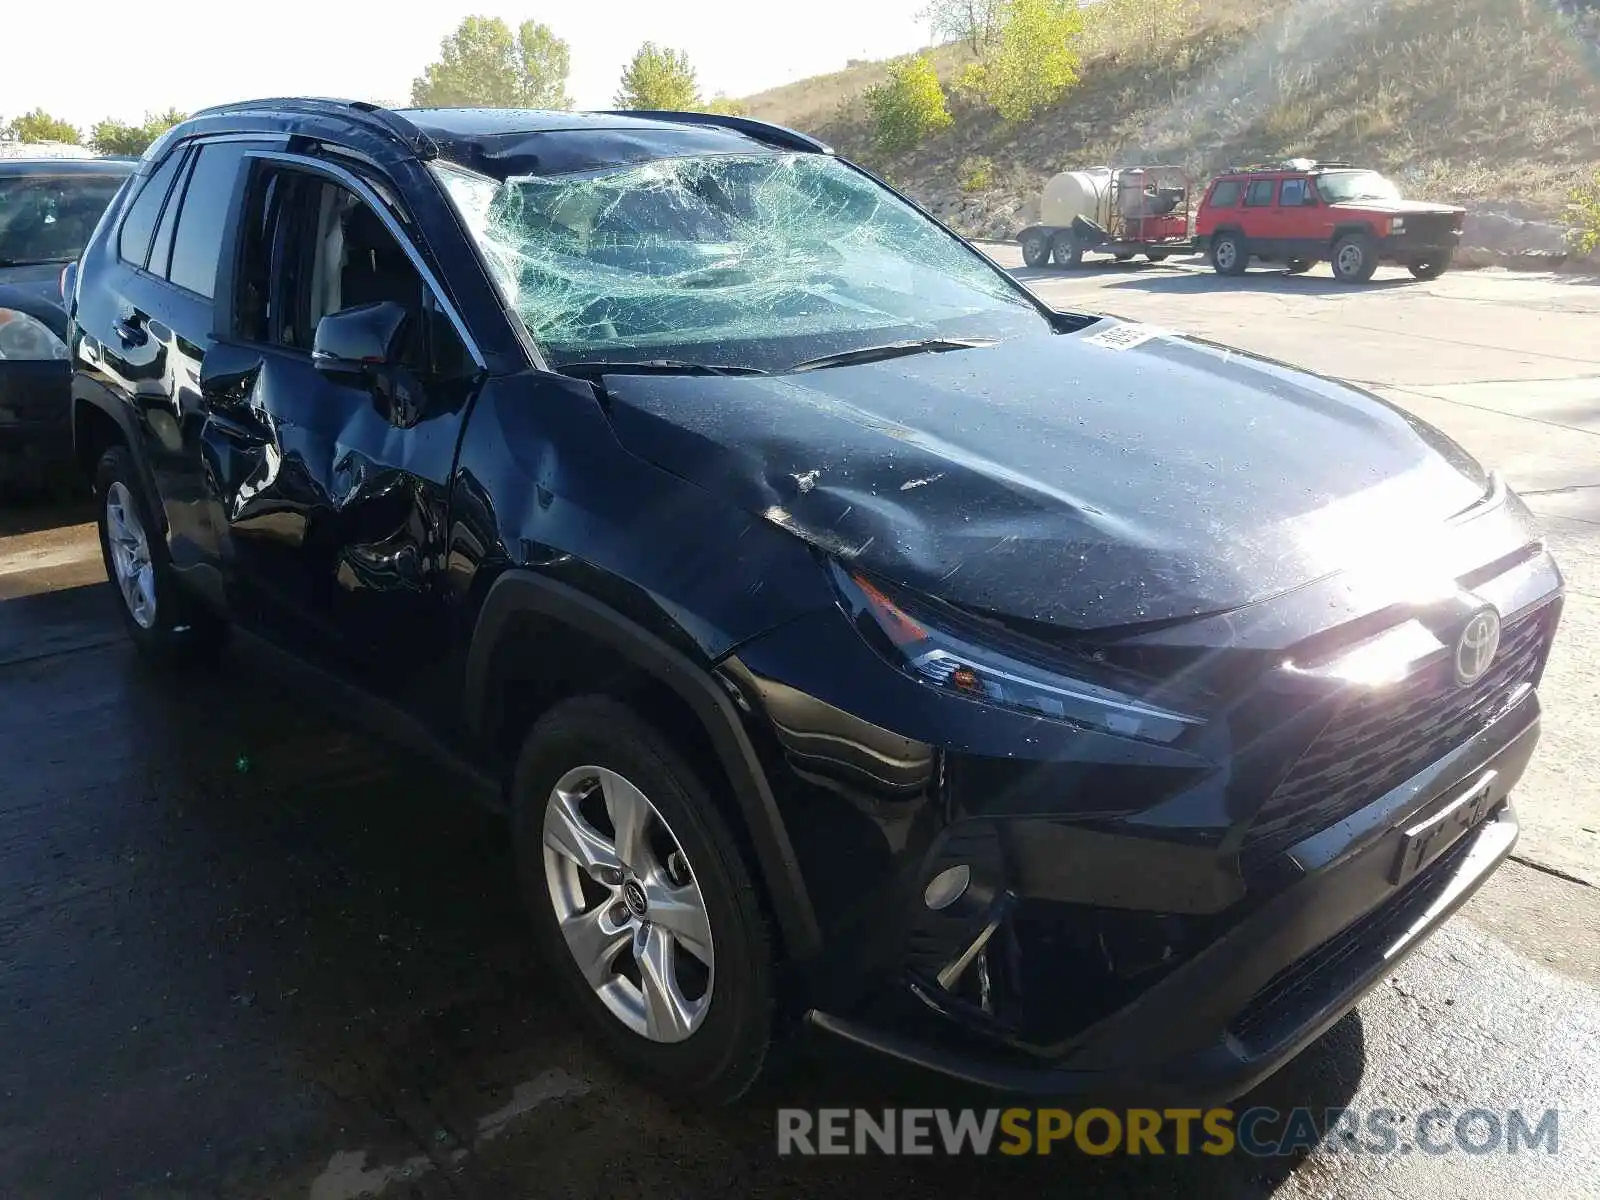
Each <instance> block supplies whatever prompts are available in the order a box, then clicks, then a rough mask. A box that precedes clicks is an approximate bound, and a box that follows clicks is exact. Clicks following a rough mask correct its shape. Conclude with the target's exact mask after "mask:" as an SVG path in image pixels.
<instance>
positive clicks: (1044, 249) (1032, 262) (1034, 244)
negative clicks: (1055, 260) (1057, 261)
mask: <svg viewBox="0 0 1600 1200" xmlns="http://www.w3.org/2000/svg"><path fill="white" fill-rule="evenodd" d="M1022 261H1023V262H1024V263H1026V264H1027V265H1028V266H1030V267H1043V266H1047V265H1048V264H1049V262H1050V235H1049V234H1048V233H1046V232H1044V230H1042V229H1039V230H1034V231H1033V232H1031V233H1028V234H1025V235H1024V236H1023V238H1022Z"/></svg>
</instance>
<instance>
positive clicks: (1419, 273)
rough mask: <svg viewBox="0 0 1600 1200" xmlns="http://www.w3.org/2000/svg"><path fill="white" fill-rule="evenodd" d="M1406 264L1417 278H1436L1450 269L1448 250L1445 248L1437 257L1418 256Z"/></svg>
mask: <svg viewBox="0 0 1600 1200" xmlns="http://www.w3.org/2000/svg"><path fill="white" fill-rule="evenodd" d="M1408 265H1409V269H1410V271H1411V273H1412V274H1413V275H1415V276H1416V277H1417V278H1418V279H1437V278H1439V276H1441V275H1443V274H1444V273H1445V272H1446V271H1448V270H1449V269H1450V252H1449V251H1448V250H1447V251H1445V252H1444V253H1443V254H1441V255H1439V256H1438V257H1437V258H1419V259H1416V260H1415V261H1414V262H1412V263H1410V264H1408Z"/></svg>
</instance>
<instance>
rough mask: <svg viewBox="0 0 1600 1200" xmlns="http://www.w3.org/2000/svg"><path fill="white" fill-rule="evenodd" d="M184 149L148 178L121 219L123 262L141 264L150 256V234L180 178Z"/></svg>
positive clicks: (119, 252)
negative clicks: (179, 170)
mask: <svg viewBox="0 0 1600 1200" xmlns="http://www.w3.org/2000/svg"><path fill="white" fill-rule="evenodd" d="M182 160H183V154H182V152H181V151H180V152H177V153H173V154H168V155H167V157H166V158H164V159H162V160H161V163H160V165H159V166H157V167H156V169H155V171H154V172H152V173H151V175H150V177H149V178H148V179H146V180H145V182H144V186H143V187H142V188H140V189H139V194H138V195H137V196H136V197H134V201H133V204H132V205H131V206H130V207H129V208H128V214H127V216H125V217H123V218H122V231H121V233H119V234H118V235H117V256H118V257H119V258H121V259H122V260H123V261H124V262H130V263H132V264H133V265H134V266H136V267H142V266H144V265H145V263H146V262H147V261H148V260H149V258H150V235H151V234H152V233H154V232H155V228H156V222H157V221H158V220H159V219H160V217H161V206H162V204H163V202H165V200H166V198H167V193H168V192H169V191H171V190H172V181H173V180H174V179H176V178H177V175H178V164H179V163H180V162H181V161H182Z"/></svg>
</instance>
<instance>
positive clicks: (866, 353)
mask: <svg viewBox="0 0 1600 1200" xmlns="http://www.w3.org/2000/svg"><path fill="white" fill-rule="evenodd" d="M997 341H999V339H998V338H977V337H975V338H955V337H933V338H916V339H914V340H911V341H906V342H885V343H884V344H883V345H881V346H860V347H858V348H856V349H854V350H840V351H839V352H838V353H836V354H824V355H821V356H820V357H818V358H808V359H806V360H805V361H804V362H798V363H795V365H794V366H792V367H790V368H789V371H790V373H793V372H796V371H817V370H820V369H822V368H823V367H848V366H850V365H852V364H853V363H867V362H881V361H882V360H883V359H886V358H901V357H903V356H904V355H907V354H942V353H944V352H945V351H946V350H971V349H974V348H975V347H978V346H992V345H994V344H995V343H996V342H997Z"/></svg>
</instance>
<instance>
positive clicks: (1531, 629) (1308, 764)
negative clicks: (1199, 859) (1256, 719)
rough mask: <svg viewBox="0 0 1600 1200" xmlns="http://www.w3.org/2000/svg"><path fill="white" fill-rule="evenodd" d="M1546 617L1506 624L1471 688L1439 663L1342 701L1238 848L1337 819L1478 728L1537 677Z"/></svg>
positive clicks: (1263, 848)
mask: <svg viewBox="0 0 1600 1200" xmlns="http://www.w3.org/2000/svg"><path fill="white" fill-rule="evenodd" d="M1553 618H1554V610H1553V607H1552V606H1548V605H1547V606H1545V607H1543V608H1540V609H1538V610H1536V611H1534V612H1532V613H1528V614H1526V615H1524V616H1522V617H1520V618H1518V619H1517V620H1515V621H1513V622H1511V623H1508V624H1507V625H1506V627H1505V629H1504V630H1503V631H1502V634H1501V641H1500V650H1499V652H1498V653H1497V654H1496V656H1495V662H1494V665H1493V666H1492V667H1490V668H1489V671H1488V673H1487V674H1486V675H1485V676H1484V677H1483V678H1482V679H1480V680H1478V682H1477V683H1475V684H1472V685H1471V686H1470V687H1461V686H1460V685H1458V684H1457V683H1456V682H1455V678H1454V676H1453V674H1452V668H1451V665H1450V663H1449V662H1448V661H1439V662H1435V663H1433V664H1431V665H1430V666H1428V667H1426V668H1424V669H1422V670H1421V671H1418V672H1417V673H1416V674H1415V675H1412V676H1411V677H1410V678H1408V679H1406V680H1404V681H1402V682H1401V683H1399V684H1397V685H1395V686H1394V687H1389V688H1381V689H1377V690H1372V691H1362V692H1358V693H1356V694H1354V695H1353V696H1352V698H1351V699H1349V700H1346V701H1345V702H1344V703H1343V704H1342V705H1341V706H1340V707H1339V708H1338V709H1337V710H1336V711H1335V712H1334V714H1333V716H1332V718H1331V719H1330V720H1329V721H1328V723H1327V724H1326V725H1325V726H1324V727H1323V729H1322V732H1321V733H1320V734H1319V735H1318V736H1317V738H1316V740H1314V741H1313V742H1312V743H1311V745H1310V746H1309V747H1307V749H1306V750H1305V752H1304V753H1303V754H1301V755H1300V757H1299V759H1298V760H1297V761H1296V762H1295V764H1294V766H1293V767H1292V768H1290V770H1289V773H1288V774H1287V775H1286V776H1285V777H1284V779H1283V781H1282V782H1281V783H1279V784H1278V786H1277V788H1276V789H1275V790H1274V791H1273V793H1272V795H1271V797H1270V798H1268V800H1267V802H1266V803H1265V804H1264V805H1262V806H1261V809H1260V811H1259V812H1258V813H1257V814H1256V818H1255V821H1254V822H1253V823H1252V824H1251V826H1250V830H1249V832H1248V833H1247V834H1246V836H1245V848H1246V850H1247V851H1248V852H1249V853H1250V854H1251V855H1252V857H1260V856H1263V855H1266V854H1270V853H1273V852H1275V851H1277V850H1280V849H1282V848H1284V847H1286V846H1292V845H1293V844H1294V843H1296V842H1298V841H1300V840H1301V839H1302V838H1306V837H1309V836H1311V835H1312V834H1313V833H1316V832H1317V831H1318V830H1321V829H1326V828H1327V827H1328V826H1330V825H1332V824H1334V823H1335V822H1338V821H1342V820H1343V819H1344V818H1345V817H1347V816H1349V815H1350V814H1351V813H1353V812H1355V811H1356V810H1357V809H1360V808H1362V807H1364V806H1365V805H1367V804H1369V803H1370V802H1372V801H1373V800H1376V799H1377V798H1378V797H1379V796H1381V795H1383V794H1384V793H1385V792H1387V791H1389V790H1390V789H1391V788H1395V787H1398V786H1399V785H1400V784H1402V783H1404V782H1405V781H1406V780H1407V779H1409V778H1411V776H1413V775H1415V774H1416V773H1417V772H1418V771H1420V770H1422V769H1423V768H1424V767H1426V766H1427V765H1428V764H1429V763H1431V762H1435V761H1437V760H1438V759H1440V758H1442V757H1444V755H1446V754H1448V753H1449V752H1450V751H1451V750H1453V749H1455V747H1457V746H1459V745H1460V744H1461V743H1462V742H1464V741H1466V740H1467V739H1468V738H1470V737H1472V736H1473V735H1474V734H1476V733H1478V732H1479V731H1480V730H1482V729H1483V728H1485V727H1486V726H1487V725H1488V724H1489V722H1490V721H1492V720H1494V718H1495V717H1496V716H1498V715H1499V714H1500V713H1501V712H1502V711H1504V709H1505V707H1506V705H1507V703H1508V702H1509V701H1510V698H1511V695H1512V693H1513V692H1514V691H1515V690H1516V688H1517V687H1518V686H1519V685H1521V684H1524V683H1534V682H1536V681H1537V679H1538V677H1539V672H1540V670H1541V668H1542V667H1543V666H1544V660H1545V655H1546V654H1547V653H1548V652H1549V649H1550V638H1551V634H1552V633H1553V632H1554V631H1553V629H1552V628H1551V626H1552V623H1553Z"/></svg>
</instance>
